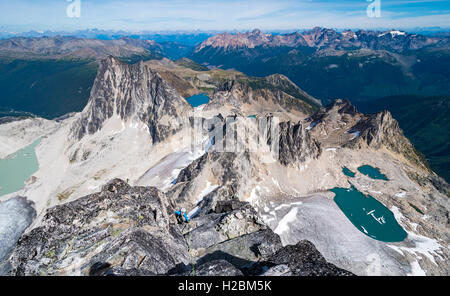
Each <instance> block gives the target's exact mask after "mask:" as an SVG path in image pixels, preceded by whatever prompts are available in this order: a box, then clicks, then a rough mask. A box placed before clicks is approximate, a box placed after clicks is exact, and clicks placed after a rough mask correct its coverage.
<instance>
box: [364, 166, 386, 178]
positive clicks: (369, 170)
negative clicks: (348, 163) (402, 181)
mask: <svg viewBox="0 0 450 296" xmlns="http://www.w3.org/2000/svg"><path fill="white" fill-rule="evenodd" d="M358 171H359V172H360V173H361V174H364V175H366V176H369V177H370V178H372V179H376V180H385V181H389V179H388V178H387V177H386V175H384V174H382V173H381V172H380V169H379V168H374V167H372V166H370V165H363V166H360V167H359V168H358Z"/></svg>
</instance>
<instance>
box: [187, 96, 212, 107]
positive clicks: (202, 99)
mask: <svg viewBox="0 0 450 296" xmlns="http://www.w3.org/2000/svg"><path fill="white" fill-rule="evenodd" d="M209 100H210V98H209V97H208V96H207V95H206V94H198V95H193V96H192V97H189V98H186V101H187V102H188V103H189V104H190V105H191V106H192V107H194V108H195V107H198V106H201V105H204V104H207V103H208V102H209Z"/></svg>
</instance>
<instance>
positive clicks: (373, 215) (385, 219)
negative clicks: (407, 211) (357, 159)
mask: <svg viewBox="0 0 450 296" xmlns="http://www.w3.org/2000/svg"><path fill="white" fill-rule="evenodd" d="M331 191H332V192H333V193H334V194H336V196H335V197H334V201H335V202H336V204H337V205H338V207H339V208H340V209H341V211H342V212H343V213H344V214H345V216H347V218H348V219H349V220H350V222H352V224H353V225H354V226H355V227H356V228H357V229H358V230H359V231H361V232H362V233H364V234H365V235H367V236H369V237H371V238H373V239H376V240H379V241H383V242H400V241H403V240H404V239H405V238H406V236H407V233H406V231H405V230H404V229H403V228H402V227H401V226H400V225H399V224H398V222H397V220H396V219H395V217H394V214H393V213H392V212H391V211H390V210H389V209H388V208H386V207H385V206H384V205H383V204H382V203H380V202H379V201H378V200H376V199H375V198H373V197H372V196H370V195H368V196H365V195H364V194H363V193H361V192H360V191H358V190H357V189H356V188H355V187H353V186H351V187H350V188H339V187H336V188H333V189H331Z"/></svg>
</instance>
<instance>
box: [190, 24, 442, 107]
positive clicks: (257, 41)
mask: <svg viewBox="0 0 450 296" xmlns="http://www.w3.org/2000/svg"><path fill="white" fill-rule="evenodd" d="M449 40H450V38H449V37H448V36H441V37H431V36H424V35H417V34H409V33H406V32H402V31H398V30H391V31H386V32H375V31H363V30H359V31H356V32H352V31H344V32H341V33H340V32H337V31H335V30H332V29H324V28H314V29H313V30H310V31H306V32H304V33H298V32H296V33H291V34H284V35H272V34H265V33H262V32H261V31H259V30H254V31H252V32H247V33H239V34H234V35H233V34H229V33H224V34H220V35H217V36H214V37H211V38H209V39H208V40H206V41H204V42H203V43H201V44H200V45H198V46H197V47H196V49H195V51H194V52H193V53H192V55H191V56H190V58H191V59H193V60H195V61H197V62H199V63H202V64H204V65H208V66H210V67H220V68H224V69H229V68H232V69H236V70H239V71H242V72H244V73H246V74H248V75H254V76H265V75H269V74H272V73H280V74H284V75H286V76H288V77H289V78H290V79H292V81H294V82H295V83H296V84H297V85H299V86H300V87H302V88H303V89H305V91H307V92H308V93H310V94H311V95H313V96H315V97H318V98H320V99H322V100H323V101H325V102H326V101H328V100H330V99H334V98H348V99H350V100H352V101H354V102H358V101H364V100H368V99H375V98H379V97H383V96H391V95H405V94H420V95H440V94H448V93H450V90H449V85H450V72H449V70H448V69H449V67H448V65H450V50H449V48H450V41H449Z"/></svg>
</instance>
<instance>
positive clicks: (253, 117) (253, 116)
mask: <svg viewBox="0 0 450 296" xmlns="http://www.w3.org/2000/svg"><path fill="white" fill-rule="evenodd" d="M247 118H252V119H255V118H256V114H255V115H249V116H247Z"/></svg>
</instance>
